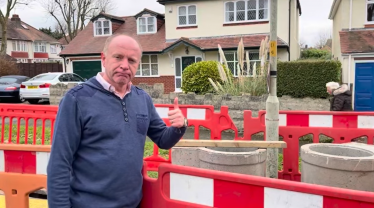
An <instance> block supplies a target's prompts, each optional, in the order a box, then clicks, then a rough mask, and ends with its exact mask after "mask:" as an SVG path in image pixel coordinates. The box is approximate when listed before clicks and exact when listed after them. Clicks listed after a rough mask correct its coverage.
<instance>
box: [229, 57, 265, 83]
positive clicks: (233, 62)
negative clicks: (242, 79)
mask: <svg viewBox="0 0 374 208" xmlns="http://www.w3.org/2000/svg"><path fill="white" fill-rule="evenodd" d="M224 54H225V57H226V60H227V66H228V67H229V69H230V71H231V73H232V74H233V75H234V76H235V77H237V76H238V71H239V69H238V57H237V53H236V52H224ZM248 55H249V65H250V67H249V68H248V69H247V63H246V57H244V64H243V65H244V67H243V71H242V72H241V73H242V74H243V75H245V76H251V75H253V66H254V64H255V63H256V68H259V67H260V66H261V60H260V57H259V53H258V52H253V51H248ZM244 56H245V55H244Z"/></svg>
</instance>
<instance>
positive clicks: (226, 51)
mask: <svg viewBox="0 0 374 208" xmlns="http://www.w3.org/2000/svg"><path fill="white" fill-rule="evenodd" d="M247 51H248V52H249V53H258V54H259V55H260V51H259V50H244V55H245V54H246V53H247ZM223 53H224V54H225V56H226V54H228V53H232V54H234V61H228V60H226V61H227V63H229V62H234V63H235V64H234V73H233V76H234V77H239V76H238V74H237V73H238V72H237V67H238V58H237V51H233V50H224V51H223ZM218 55H219V54H218ZM219 57H220V58H219V60H220V62H221V63H223V60H222V58H221V56H219ZM235 60H236V61H235ZM244 62H246V59H244ZM252 62H260V63H261V60H260V59H258V60H257V59H252V60H251V59H250V60H249V64H251V63H252ZM256 67H258V64H257V66H256ZM229 70H230V69H229ZM248 73H249V72H247V75H246V77H253V73H252V74H250V75H248Z"/></svg>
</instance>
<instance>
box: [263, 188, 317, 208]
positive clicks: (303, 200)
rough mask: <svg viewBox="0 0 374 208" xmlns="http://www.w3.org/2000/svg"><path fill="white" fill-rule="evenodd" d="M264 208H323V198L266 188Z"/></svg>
mask: <svg viewBox="0 0 374 208" xmlns="http://www.w3.org/2000/svg"><path fill="white" fill-rule="evenodd" d="M264 194H265V196H264V208H311V207H313V208H323V196H319V195H313V194H306V193H300V192H294V191H286V190H280V189H274V188H268V187H265V188H264Z"/></svg>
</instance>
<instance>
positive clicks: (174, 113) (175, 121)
mask: <svg viewBox="0 0 374 208" xmlns="http://www.w3.org/2000/svg"><path fill="white" fill-rule="evenodd" d="M168 116H169V121H170V123H171V126H173V127H176V128H181V127H183V126H184V116H183V114H182V111H181V110H180V109H179V105H178V97H176V98H175V99H174V110H169V113H168Z"/></svg>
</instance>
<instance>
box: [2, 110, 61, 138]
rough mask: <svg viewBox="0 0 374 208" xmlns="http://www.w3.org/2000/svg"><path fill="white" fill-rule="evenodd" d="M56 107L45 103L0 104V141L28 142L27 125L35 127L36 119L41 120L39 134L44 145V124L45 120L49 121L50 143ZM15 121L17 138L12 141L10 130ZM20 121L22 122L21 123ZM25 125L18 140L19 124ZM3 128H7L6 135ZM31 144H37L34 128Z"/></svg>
mask: <svg viewBox="0 0 374 208" xmlns="http://www.w3.org/2000/svg"><path fill="white" fill-rule="evenodd" d="M57 111H58V107H57V106H47V105H23V104H21V105H14V104H0V117H1V124H2V125H1V143H2V144H3V143H16V144H20V143H23V142H24V143H25V144H27V143H28V137H29V127H33V129H37V121H41V122H42V135H41V141H40V142H41V144H42V145H44V142H45V139H46V137H45V124H46V121H50V127H51V135H50V138H49V139H50V142H51V143H52V132H53V127H54V122H55V118H56V115H57ZM14 120H16V121H17V124H16V126H17V131H16V134H17V139H16V142H12V134H13V132H12V130H11V129H13V126H14V124H13V121H14ZM30 120H31V122H32V123H33V124H32V126H30V125H29V123H30ZM21 122H22V123H23V122H24V124H21ZM3 124H8V125H9V128H7V129H5V125H3ZM21 125H22V126H24V127H25V134H24V138H25V139H24V140H23V141H20V138H21V136H22V135H21V134H20V133H21V130H20V128H21V127H20V126H21ZM5 130H7V131H8V132H9V133H8V137H6V136H7V135H5ZM32 144H37V135H36V130H35V131H33V136H32Z"/></svg>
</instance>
